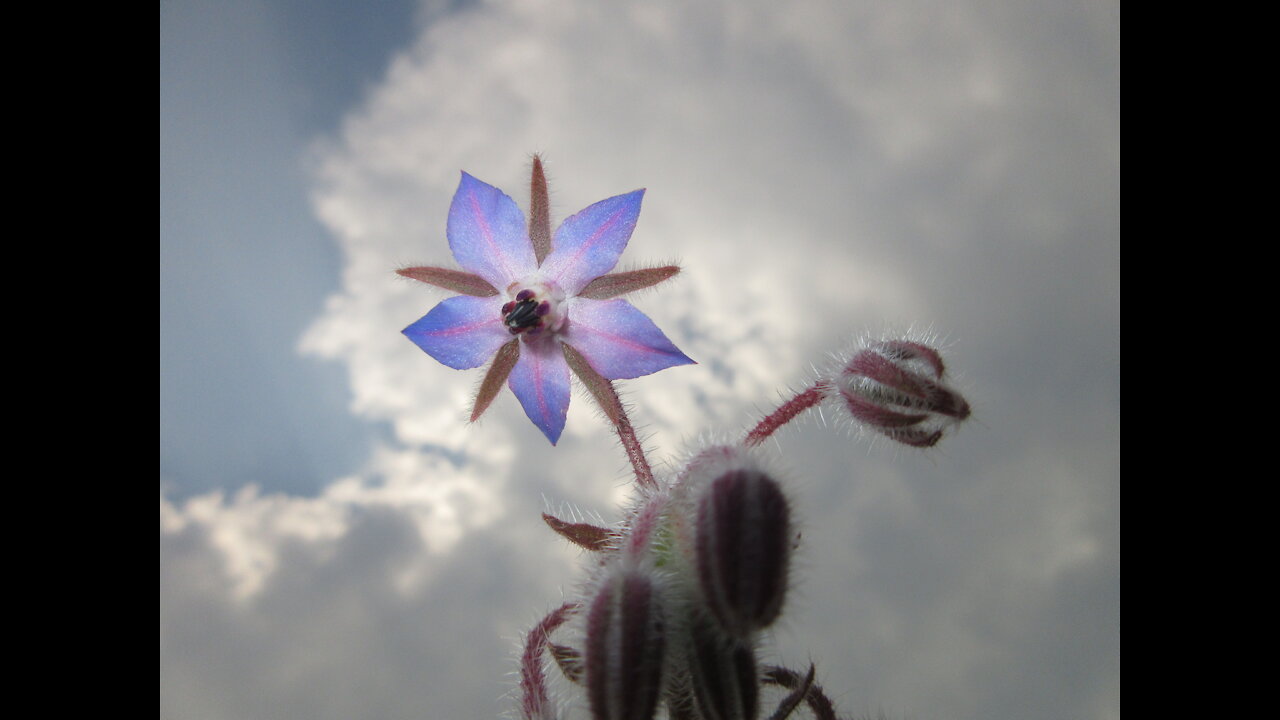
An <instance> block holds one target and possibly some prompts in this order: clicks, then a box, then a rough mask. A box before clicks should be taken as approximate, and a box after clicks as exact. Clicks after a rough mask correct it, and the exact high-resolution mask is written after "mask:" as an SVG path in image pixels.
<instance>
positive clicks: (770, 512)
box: [695, 466, 792, 640]
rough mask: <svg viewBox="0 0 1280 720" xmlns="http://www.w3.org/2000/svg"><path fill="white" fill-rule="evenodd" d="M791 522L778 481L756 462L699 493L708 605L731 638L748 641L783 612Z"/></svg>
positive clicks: (699, 544)
mask: <svg viewBox="0 0 1280 720" xmlns="http://www.w3.org/2000/svg"><path fill="white" fill-rule="evenodd" d="M791 545H792V538H791V521H790V510H789V509H788V506H787V499H786V497H785V496H783V494H782V489H781V488H780V487H778V483H777V482H775V481H774V480H773V478H771V477H769V476H768V475H767V474H765V473H764V472H762V471H760V470H759V469H758V468H755V467H754V466H745V467H737V468H733V469H730V470H727V471H725V472H724V473H723V474H721V475H720V476H719V477H717V478H716V479H715V480H713V481H711V483H709V484H708V485H707V486H706V487H705V488H704V489H703V490H702V493H701V496H700V497H699V499H698V505H697V519H696V531H695V553H696V562H697V573H698V584H699V587H700V589H701V591H702V597H703V600H704V601H705V603H706V609H707V610H708V612H710V614H711V616H712V617H713V618H714V619H715V621H716V623H717V624H718V625H719V626H720V628H721V629H722V630H723V631H724V632H725V633H728V634H729V635H730V636H732V637H734V638H737V639H739V640H746V639H747V638H749V637H750V635H751V633H753V632H755V631H757V630H760V629H762V628H764V627H767V626H768V625H769V624H770V623H772V622H773V621H774V620H775V619H777V617H778V614H779V613H780V612H781V611H782V602H783V600H784V599H785V597H786V593H787V571H788V565H789V563H790V557H791Z"/></svg>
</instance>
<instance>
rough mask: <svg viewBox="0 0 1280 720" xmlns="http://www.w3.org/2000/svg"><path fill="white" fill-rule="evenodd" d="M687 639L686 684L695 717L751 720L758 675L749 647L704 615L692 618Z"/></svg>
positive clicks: (757, 693) (756, 703)
mask: <svg viewBox="0 0 1280 720" xmlns="http://www.w3.org/2000/svg"><path fill="white" fill-rule="evenodd" d="M689 642H690V645H691V647H690V652H689V684H690V688H691V690H692V693H693V700H694V704H695V705H696V706H697V708H698V717H700V718H704V719H705V720H755V718H756V714H757V713H758V712H759V710H760V675H759V672H758V671H757V670H756V657H755V652H754V651H753V650H752V649H751V646H750V645H747V644H744V643H739V642H738V641H736V640H733V639H732V638H728V637H725V636H724V635H722V634H721V633H720V632H719V630H717V629H716V628H715V627H713V624H712V622H711V621H710V620H709V619H707V618H698V619H696V620H695V621H694V623H693V626H692V627H691V628H690V632H689Z"/></svg>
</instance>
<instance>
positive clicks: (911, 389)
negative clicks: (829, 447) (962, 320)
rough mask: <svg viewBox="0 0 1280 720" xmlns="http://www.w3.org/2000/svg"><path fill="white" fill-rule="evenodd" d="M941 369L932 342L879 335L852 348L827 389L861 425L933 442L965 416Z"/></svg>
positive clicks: (911, 441) (908, 440)
mask: <svg viewBox="0 0 1280 720" xmlns="http://www.w3.org/2000/svg"><path fill="white" fill-rule="evenodd" d="M945 372H946V369H945V367H944V366H943V364H942V357H941V356H940V355H938V352H937V351H936V350H934V349H933V348H930V347H927V346H925V345H921V344H920V343H915V342H910V341H907V340H890V341H882V342H876V343H873V344H871V345H870V346H868V347H865V348H862V349H860V350H859V351H858V352H857V353H855V354H854V356H853V358H852V359H850V360H849V362H848V363H846V364H845V366H844V367H843V368H842V369H841V370H840V372H839V373H838V375H837V377H836V378H835V379H834V382H833V383H832V387H831V391H832V392H833V393H835V394H838V404H839V405H840V406H842V407H844V408H845V409H847V410H848V411H849V413H850V414H851V415H852V416H853V419H854V420H855V421H857V422H858V423H859V424H861V425H862V426H863V427H866V428H869V429H871V430H874V431H875V432H878V433H880V434H881V435H884V436H885V437H888V438H890V439H892V440H895V441H897V442H900V443H903V444H904V445H911V446H913V447H932V446H933V445H934V444H936V443H937V442H938V440H940V439H942V434H943V432H944V431H945V430H946V429H947V428H949V427H951V426H953V425H957V424H959V423H960V421H962V420H964V419H965V418H967V417H969V403H967V402H965V399H964V398H963V397H961V396H960V394H959V393H957V392H956V391H954V390H952V389H951V388H949V387H947V386H946V385H945V384H943V383H942V376H943V374H944V373H945Z"/></svg>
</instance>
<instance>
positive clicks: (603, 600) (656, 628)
mask: <svg viewBox="0 0 1280 720" xmlns="http://www.w3.org/2000/svg"><path fill="white" fill-rule="evenodd" d="M664 623H665V618H664V617H663V609H662V601H661V597H660V594H659V592H658V589H657V588H656V587H655V583H654V581H653V579H652V578H651V577H650V576H649V575H648V574H646V573H644V572H642V571H640V570H638V569H635V568H626V567H623V568H618V569H615V570H613V571H612V572H611V573H610V575H609V576H608V577H606V579H605V582H604V583H603V584H602V585H601V586H600V589H599V591H598V592H597V593H596V596H595V598H594V599H593V600H592V601H591V608H590V610H589V611H588V614H587V642H586V674H587V697H588V700H589V702H590V704H591V717H592V718H593V719H594V720H650V719H651V718H652V717H653V713H654V711H655V710H656V709H657V706H658V699H659V696H660V695H661V692H662V670H663V659H664V658H663V654H664V651H665V649H666V637H665V635H664Z"/></svg>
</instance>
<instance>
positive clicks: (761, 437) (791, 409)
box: [744, 382, 827, 446]
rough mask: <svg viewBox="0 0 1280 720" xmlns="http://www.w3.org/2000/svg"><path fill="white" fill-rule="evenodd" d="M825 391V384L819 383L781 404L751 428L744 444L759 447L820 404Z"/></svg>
mask: <svg viewBox="0 0 1280 720" xmlns="http://www.w3.org/2000/svg"><path fill="white" fill-rule="evenodd" d="M826 389H827V386H826V384H824V383H821V382H819V383H817V384H815V385H814V386H813V387H811V388H809V389H808V390H805V391H804V392H802V393H800V394H799V395H796V396H795V397H793V398H791V399H790V400H788V401H786V402H785V403H783V404H782V407H780V408H778V409H777V410H774V411H773V413H771V414H770V415H769V416H768V417H766V418H765V419H763V420H761V421H760V424H759V425H756V426H755V427H754V428H752V429H751V432H749V433H747V437H746V440H745V441H744V442H745V443H746V444H747V445H749V446H752V445H759V444H760V443H762V442H764V441H765V438H767V437H769V436H770V435H772V434H773V433H774V432H775V431H777V429H778V428H780V427H782V426H783V425H786V424H787V423H789V422H791V421H792V420H794V419H795V418H796V416H797V415H799V414H800V413H802V412H804V411H805V410H808V409H809V408H811V407H813V406H814V405H817V404H818V403H819V402H822V398H823V396H824V394H825V391H826Z"/></svg>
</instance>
